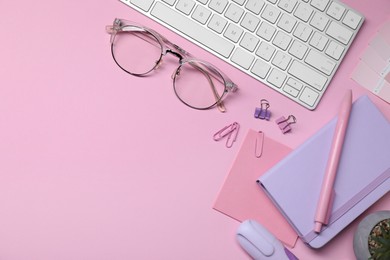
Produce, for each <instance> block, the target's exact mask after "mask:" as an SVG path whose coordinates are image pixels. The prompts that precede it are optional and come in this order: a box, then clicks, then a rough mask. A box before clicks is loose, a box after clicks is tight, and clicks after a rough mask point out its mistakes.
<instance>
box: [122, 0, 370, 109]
mask: <svg viewBox="0 0 390 260" xmlns="http://www.w3.org/2000/svg"><path fill="white" fill-rule="evenodd" d="M120 1H121V2H123V3H125V4H127V5H128V6H130V7H132V8H134V9H135V10H137V11H139V12H141V13H143V14H145V15H146V16H148V17H150V18H151V19H153V20H155V21H157V22H159V23H161V24H162V25H164V26H166V27H167V28H169V29H171V30H173V31H175V32H177V33H178V34H180V35H182V36H183V37H185V38H187V39H189V40H190V41H192V42H193V43H195V44H197V45H199V46H200V47H202V48H204V49H206V50H208V51H210V52H211V53H213V54H215V55H217V56H218V57H219V58H221V59H223V60H225V61H226V62H228V63H230V64H232V65H234V66H235V67H237V68H238V69H240V70H242V71H244V72H245V73H247V74H249V75H251V76H252V77H254V78H256V79H257V80H259V81H261V82H263V83H264V84H266V85H267V86H269V87H271V88H272V89H274V90H276V91H278V92H279V93H282V94H283V95H285V96H287V97H289V98H290V99H291V100H294V101H296V102H298V103H299V104H301V105H303V106H304V107H306V108H308V109H311V110H313V109H315V108H316V106H317V105H318V103H319V101H320V99H321V97H322V95H323V94H324V92H325V90H326V89H327V87H328V85H329V82H330V81H331V79H332V78H333V76H334V74H335V72H336V70H337V68H338V66H339V64H340V63H341V62H342V60H343V58H344V55H345V53H346V52H347V50H348V48H349V47H350V45H351V43H352V41H353V40H354V38H355V36H356V34H357V33H358V31H359V29H360V27H361V25H362V23H363V20H364V17H363V15H362V14H360V13H358V12H357V11H355V10H353V9H351V8H350V7H348V6H347V5H345V4H343V3H341V2H339V1H333V0H196V1H195V0H162V1H159V0H120Z"/></svg>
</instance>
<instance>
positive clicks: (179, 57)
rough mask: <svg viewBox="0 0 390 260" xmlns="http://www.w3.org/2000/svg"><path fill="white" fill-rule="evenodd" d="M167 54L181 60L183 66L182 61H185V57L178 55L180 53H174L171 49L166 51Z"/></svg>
mask: <svg viewBox="0 0 390 260" xmlns="http://www.w3.org/2000/svg"><path fill="white" fill-rule="evenodd" d="M165 53H166V54H168V53H169V54H172V55H173V56H175V57H176V58H178V59H179V63H180V64H181V63H182V60H183V58H184V57H183V55H181V54H180V53H178V52H176V51H173V50H171V49H168V50H166V52H165Z"/></svg>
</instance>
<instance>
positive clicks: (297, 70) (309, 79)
mask: <svg viewBox="0 0 390 260" xmlns="http://www.w3.org/2000/svg"><path fill="white" fill-rule="evenodd" d="M288 72H289V73H290V74H291V75H293V76H295V77H297V78H299V79H301V80H302V81H303V82H305V83H307V84H309V85H310V86H312V87H314V88H315V89H317V90H318V91H321V90H322V89H323V88H324V87H325V84H326V82H327V81H328V79H327V78H326V77H325V76H323V75H322V74H320V73H319V72H317V71H315V70H314V69H311V68H310V67H308V66H306V65H303V64H302V63H301V62H299V61H296V60H295V61H293V62H292V64H291V67H290V68H289V69H288Z"/></svg>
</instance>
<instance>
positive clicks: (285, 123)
mask: <svg viewBox="0 0 390 260" xmlns="http://www.w3.org/2000/svg"><path fill="white" fill-rule="evenodd" d="M275 122H276V123H277V124H278V126H279V128H280V130H282V133H283V134H285V133H287V132H290V131H291V126H290V125H291V124H295V123H296V122H297V119H296V118H295V116H293V115H289V116H288V117H287V119H286V118H285V117H284V116H282V117H280V118H279V119H277V120H276V121H275Z"/></svg>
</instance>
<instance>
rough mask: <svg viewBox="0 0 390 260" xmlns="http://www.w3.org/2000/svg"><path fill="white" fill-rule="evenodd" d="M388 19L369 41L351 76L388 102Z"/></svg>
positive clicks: (389, 80) (389, 68) (389, 90)
mask: <svg viewBox="0 0 390 260" xmlns="http://www.w3.org/2000/svg"><path fill="white" fill-rule="evenodd" d="M389 25H390V20H388V21H386V22H385V23H384V24H383V25H382V26H381V28H380V29H379V30H378V33H377V34H376V35H375V36H374V38H373V39H372V40H371V42H370V43H369V46H368V47H367V48H366V50H365V51H364V53H363V54H362V55H361V58H360V61H359V63H358V65H357V66H356V68H355V70H354V72H353V73H352V76H351V78H352V79H353V80H355V81H356V82H357V83H359V84H360V85H361V86H363V87H364V88H366V89H368V90H370V91H371V92H372V93H374V94H375V95H377V96H378V97H380V98H382V99H383V100H385V101H386V102H388V103H390V29H389Z"/></svg>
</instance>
